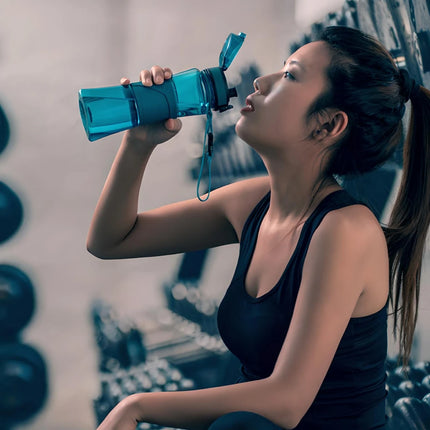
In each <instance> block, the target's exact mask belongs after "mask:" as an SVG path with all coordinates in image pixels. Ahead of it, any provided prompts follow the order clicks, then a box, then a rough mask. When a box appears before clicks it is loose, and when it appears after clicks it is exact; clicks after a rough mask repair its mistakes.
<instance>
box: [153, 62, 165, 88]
mask: <svg viewBox="0 0 430 430" xmlns="http://www.w3.org/2000/svg"><path fill="white" fill-rule="evenodd" d="M151 74H152V80H153V81H154V83H155V84H157V85H160V84H162V83H163V82H164V70H163V69H162V68H161V67H160V66H152V67H151Z"/></svg>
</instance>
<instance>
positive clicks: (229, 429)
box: [208, 411, 282, 430]
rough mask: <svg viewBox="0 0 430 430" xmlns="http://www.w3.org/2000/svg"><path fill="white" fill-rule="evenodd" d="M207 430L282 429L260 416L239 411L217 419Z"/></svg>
mask: <svg viewBox="0 0 430 430" xmlns="http://www.w3.org/2000/svg"><path fill="white" fill-rule="evenodd" d="M208 430H282V428H281V427H279V426H277V425H276V424H273V423H272V422H271V421H269V420H268V419H267V418H264V417H263V416H261V415H258V414H255V413H253V412H246V411H240V412H231V413H229V414H226V415H223V416H221V417H219V418H218V419H217V420H215V421H214V422H213V423H212V424H211V426H210V427H209V429H208Z"/></svg>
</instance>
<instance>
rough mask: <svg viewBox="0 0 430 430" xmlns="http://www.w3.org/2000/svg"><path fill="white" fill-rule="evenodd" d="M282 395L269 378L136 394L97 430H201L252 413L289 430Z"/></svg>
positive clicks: (291, 416)
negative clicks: (145, 429)
mask: <svg viewBox="0 0 430 430" xmlns="http://www.w3.org/2000/svg"><path fill="white" fill-rule="evenodd" d="M286 394H287V393H286V390H285V386H281V385H280V384H277V381H276V380H274V379H271V378H266V379H261V380H258V381H251V382H244V383H241V384H235V385H226V386H222V387H215V388H206V389H202V390H193V391H179V392H159V393H138V394H133V395H131V396H129V397H127V398H126V399H124V400H123V401H122V402H120V403H119V404H118V405H117V406H116V407H115V408H114V409H113V410H112V411H111V412H110V413H109V414H108V416H107V417H106V418H105V420H104V421H103V422H102V424H101V425H100V427H98V429H97V430H135V428H136V425H137V423H138V422H149V423H156V424H159V425H162V426H166V427H174V428H183V429H192V430H204V429H207V428H208V427H209V426H210V424H211V423H212V422H213V421H214V420H215V419H217V418H218V417H220V416H222V415H224V414H227V413H229V412H233V411H251V412H256V413H258V414H260V415H262V416H265V417H267V418H268V419H270V420H271V421H273V422H274V423H275V424H278V425H279V426H282V428H285V429H290V428H291V429H292V428H294V427H295V426H296V425H297V422H296V421H295V413H294V411H293V410H292V408H291V407H288V401H287V400H286V398H285V395H286ZM291 403H292V402H291Z"/></svg>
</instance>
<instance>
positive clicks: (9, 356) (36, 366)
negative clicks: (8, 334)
mask: <svg viewBox="0 0 430 430" xmlns="http://www.w3.org/2000/svg"><path fill="white" fill-rule="evenodd" d="M47 392H48V381H47V372H46V365H45V362H44V360H43V358H42V356H41V354H40V353H39V352H38V351H37V350H36V349H34V348H33V347H31V346H29V345H25V344H21V343H4V344H0V422H1V423H2V424H3V423H4V425H5V427H6V428H7V425H12V424H14V423H16V422H19V421H24V420H26V419H28V418H29V417H31V416H32V415H34V414H35V413H36V412H38V411H39V410H40V409H41V408H42V406H43V404H44V402H45V400H46V397H47Z"/></svg>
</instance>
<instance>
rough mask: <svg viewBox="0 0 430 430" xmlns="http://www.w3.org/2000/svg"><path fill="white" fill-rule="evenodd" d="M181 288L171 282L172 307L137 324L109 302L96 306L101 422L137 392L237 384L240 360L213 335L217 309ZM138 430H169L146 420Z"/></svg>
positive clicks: (154, 312) (168, 294) (143, 316)
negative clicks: (233, 371) (119, 315)
mask: <svg viewBox="0 0 430 430" xmlns="http://www.w3.org/2000/svg"><path fill="white" fill-rule="evenodd" d="M175 286H177V284H171V285H169V286H165V294H166V299H167V302H168V306H169V308H170V309H169V308H159V309H154V310H152V311H146V312H142V313H141V314H139V315H137V317H136V318H135V319H134V322H133V323H132V324H130V322H128V323H124V322H123V321H120V320H119V319H118V318H117V316H116V315H115V313H114V312H113V310H112V308H111V307H110V306H109V305H107V304H103V303H100V302H99V303H97V304H95V305H94V306H93V311H92V314H93V319H94V321H95V322H96V321H97V323H96V324H95V325H96V339H97V344H98V346H99V348H100V362H99V363H100V366H99V368H100V381H101V389H100V394H99V396H98V397H97V398H96V399H95V400H94V410H95V415H96V419H97V423H100V422H101V421H102V420H103V419H104V418H105V416H106V415H107V414H108V412H109V411H110V410H111V409H112V408H113V407H114V406H115V405H116V404H117V403H118V402H119V401H120V400H122V399H123V398H124V397H126V396H128V395H130V394H133V393H135V392H154V391H177V390H188V389H198V388H206V387H211V386H216V385H222V384H227V383H232V382H234V379H235V376H234V375H233V374H232V375H230V374H229V373H230V369H231V368H232V367H233V368H238V363H237V361H236V359H235V358H234V357H233V356H232V354H231V353H230V352H229V351H228V350H227V349H226V347H225V346H224V344H223V342H222V341H221V339H220V337H219V335H218V334H215V333H213V331H214V326H215V322H214V321H212V322H210V319H211V316H212V319H214V318H215V315H216V308H214V307H213V304H211V303H209V301H208V299H206V298H204V297H202V296H201V295H200V294H199V292H197V291H194V290H193V289H192V288H190V287H189V286H188V287H187V288H188V289H189V290H190V291H191V294H185V295H178V294H177V293H178V289H176V294H175V293H174V288H175ZM181 291H183V290H181ZM183 292H185V291H183ZM186 296H187V297H188V298H191V301H188V300H187V299H186ZM197 298H198V299H199V300H196V299H197ZM203 302H206V304H204V303H203ZM195 305H197V306H196V307H194V308H193V306H195ZM172 309H174V310H176V312H175V311H173V310H172ZM201 310H206V312H201ZM208 310H211V312H208ZM178 312H179V313H178ZM180 312H182V313H183V314H185V315H186V316H187V317H185V316H184V315H181V314H180ZM199 315H200V317H199ZM192 319H194V321H192ZM197 321H198V322H197ZM205 329H206V331H205ZM208 331H209V332H210V333H208ZM136 333H139V336H137V335H136ZM130 334H133V336H130ZM138 429H139V430H153V429H165V428H164V427H160V426H158V425H155V424H149V423H141V424H140V425H139V426H138ZM165 430H167V429H165Z"/></svg>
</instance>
